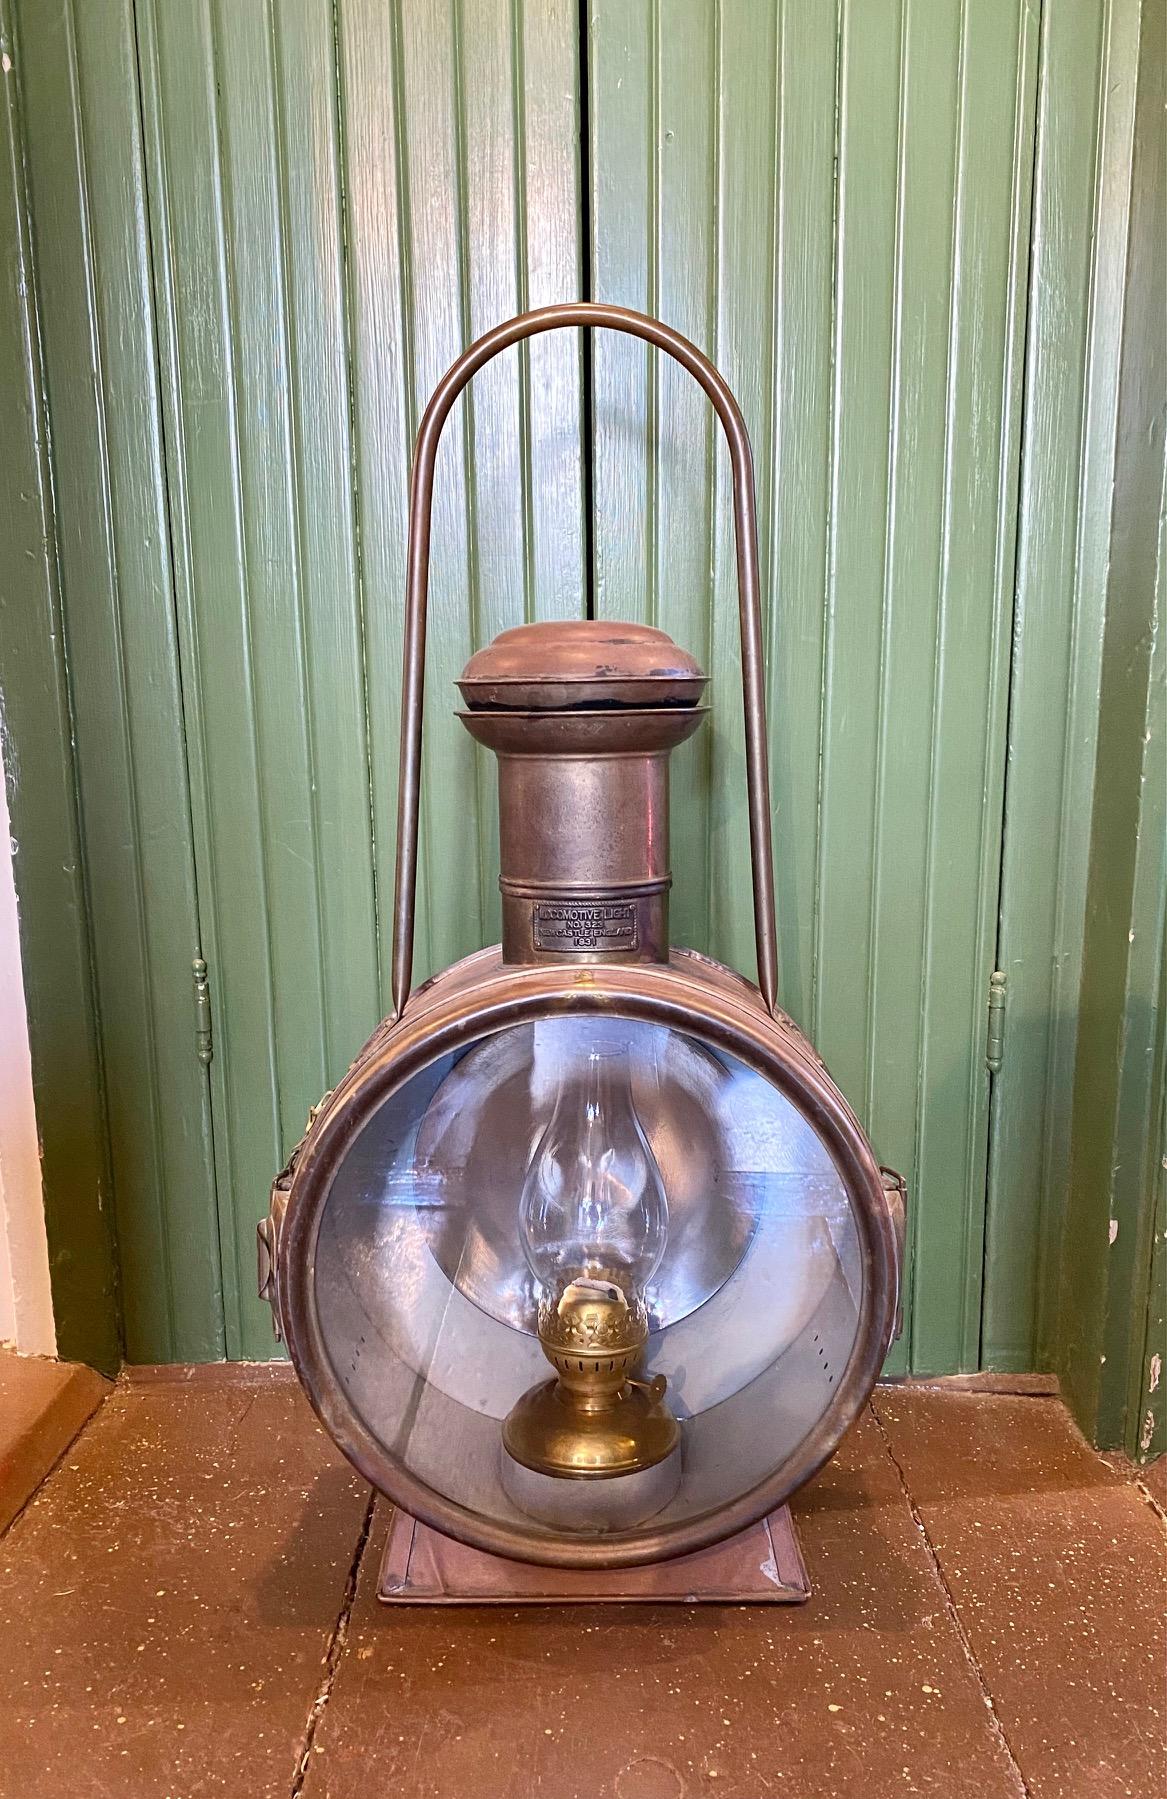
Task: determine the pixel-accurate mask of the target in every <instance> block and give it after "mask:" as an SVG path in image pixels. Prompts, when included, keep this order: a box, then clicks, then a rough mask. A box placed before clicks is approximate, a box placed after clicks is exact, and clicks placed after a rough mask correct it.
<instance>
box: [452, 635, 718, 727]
mask: <svg viewBox="0 0 1167 1799" xmlns="http://www.w3.org/2000/svg"><path fill="white" fill-rule="evenodd" d="M705 684H706V676H705V673H704V671H703V670H702V668H701V666H700V664H699V663H698V662H697V661H695V659H694V658H693V657H692V656H690V655H689V653H688V651H687V650H683V649H681V648H680V647H679V645H677V644H675V643H674V642H673V640H672V638H671V637H670V636H669V635H668V633H667V632H665V631H658V630H656V629H655V628H654V627H653V626H652V625H638V624H628V623H624V622H621V621H619V620H606V619H590V618H587V619H585V618H577V619H557V620H551V621H548V622H546V623H542V624H532V625H517V626H515V627H514V628H513V629H512V630H509V631H501V632H500V633H499V635H498V636H497V637H496V638H495V639H494V641H493V642H492V643H489V644H488V645H487V646H486V648H485V649H482V650H479V651H478V652H477V653H476V654H475V655H473V656H471V658H470V660H469V662H468V663H467V664H466V667H465V668H464V669H463V670H462V673H461V675H460V676H459V678H458V686H459V688H460V689H461V692H462V697H463V699H464V700H465V702H466V704H467V706H469V707H470V708H471V710H473V711H500V710H501V711H519V712H561V711H579V710H607V709H610V708H613V707H635V708H638V709H640V708H645V707H654V706H666V707H677V706H681V707H693V706H696V705H697V704H698V703H699V701H700V699H701V695H702V692H703V691H704V688H705Z"/></svg>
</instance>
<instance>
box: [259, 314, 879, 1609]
mask: <svg viewBox="0 0 1167 1799" xmlns="http://www.w3.org/2000/svg"><path fill="white" fill-rule="evenodd" d="M559 326H605V327H608V328H611V329H615V330H619V331H623V332H628V333H630V334H631V335H633V336H634V337H639V338H641V339H644V340H645V341H647V342H648V343H650V344H653V345H655V346H656V347H657V348H658V349H660V350H664V351H666V352H667V353H668V354H670V355H671V356H673V357H674V358H675V359H676V360H677V361H678V362H679V363H680V364H681V365H682V366H683V367H684V368H685V369H687V370H688V371H689V373H690V374H691V375H692V376H693V377H694V379H695V380H696V381H698V382H699V383H700V385H701V387H702V388H703V389H704V390H705V392H706V394H707V395H708V396H709V399H710V400H711V401H712V403H713V406H714V408H715V410H716V412H717V414H718V417H719V419H720V421H721V424H722V426H723V428H724V432H725V437H726V440H727V443H728V448H729V455H730V461H731V465H732V473H733V496H734V523H735V537H736V550H737V577H738V590H739V602H740V622H741V666H742V689H743V700H744V707H745V724H746V732H745V747H746V773H747V785H748V795H747V797H748V805H749V820H750V839H751V860H752V891H753V906H754V923H755V935H756V945H757V971H758V985H757V986H755V985H754V984H753V983H752V982H750V981H748V980H746V979H744V978H743V977H742V976H741V975H739V974H736V973H734V972H733V971H732V970H730V969H728V968H725V967H723V966H721V965H720V964H719V963H716V962H713V961H711V960H709V958H707V957H706V956H703V955H700V954H698V953H696V952H695V951H693V950H691V949H678V948H676V947H674V946H673V945H671V944H670V941H669V929H668V902H669V887H670V883H671V878H672V877H671V873H670V867H669V848H668V839H669V833H668V808H669V756H670V752H671V751H672V750H673V748H674V747H675V746H676V745H677V744H679V743H681V742H682V741H684V740H685V739H686V738H688V737H690V736H691V735H692V734H693V733H695V732H696V731H698V730H700V729H702V728H703V727H704V728H706V729H708V728H709V727H708V725H707V724H706V714H707V710H708V708H707V707H706V705H705V703H704V699H703V695H704V690H705V685H706V683H705V677H704V675H703V673H702V671H701V669H700V668H699V667H698V665H697V663H696V662H695V661H694V660H693V658H692V657H691V656H690V655H688V654H687V653H686V652H685V651H684V650H683V649H681V648H679V647H678V646H677V645H676V644H674V643H673V642H672V641H671V640H670V639H669V638H668V637H667V636H666V635H665V634H664V633H663V632H661V631H657V630H652V629H649V628H648V627H646V626H642V625H631V624H613V623H603V622H600V621H598V620H578V621H574V622H568V623H557V624H532V625H524V626H521V627H519V628H518V629H516V630H511V631H505V632H503V633H502V634H501V636H499V637H498V638H496V639H495V640H494V642H493V643H491V644H490V645H489V646H488V647H487V648H485V649H484V650H481V651H480V652H479V653H478V654H477V655H476V656H474V657H473V658H472V659H471V661H470V663H469V664H468V665H467V667H466V669H465V670H464V671H463V674H462V677H461V679H460V682H459V687H460V691H461V700H462V706H461V710H460V711H459V714H458V716H459V717H460V719H461V721H462V723H463V725H464V726H465V727H466V729H467V730H468V731H469V732H470V733H471V735H472V736H473V737H474V738H475V739H476V740H477V742H478V743H480V744H482V745H485V746H486V748H487V749H488V750H490V751H492V752H493V753H494V754H495V756H496V757H497V758H498V771H499V862H500V887H501V891H502V943H501V945H498V946H495V947H494V948H490V949H484V950H481V951H479V952H477V953H476V954H474V955H471V956H468V957H466V958H465V960H463V961H461V962H459V963H457V964H456V965H455V966H453V967H452V968H448V969H446V970H445V971H444V972H443V973H441V974H439V975H437V976H436V977H435V978H434V979H432V980H430V981H428V982H427V983H426V985H425V986H423V987H422V988H420V989H419V990H418V991H417V992H415V993H411V988H410V979H411V967H412V959H413V907H414V892H415V884H416V866H417V835H418V801H419V785H420V749H421V721H422V687H423V675H424V659H425V624H426V599H427V585H428V573H429V535H430V514H431V496H432V487H433V474H434V463H435V457H436V452H437V447H438V441H439V438H440V435H441V431H442V428H443V426H444V424H445V422H446V419H447V416H448V414H449V412H450V408H451V406H452V405H453V403H454V401H455V399H456V398H457V396H458V394H459V393H460V392H461V390H462V388H463V387H464V386H465V384H466V383H467V382H468V381H469V379H470V378H471V376H472V375H473V374H474V373H475V372H476V371H477V370H478V369H480V368H481V367H482V366H483V364H484V363H486V362H487V361H489V360H490V358H491V357H493V356H494V355H496V354H497V352H499V351H500V350H503V349H505V348H506V347H507V346H509V345H511V344H514V343H517V342H518V341H519V340H521V339H523V338H526V337H529V336H531V335H533V334H535V333H537V332H542V331H547V330H551V329H553V328H556V327H559ZM776 963H777V956H776V933H775V922H774V894H773V884H772V858H771V840H770V802H769V792H768V780H767V757H766V720H765V709H764V692H763V670H762V651H761V610H760V596H759V576H758V555H757V533H756V521H755V505H754V489H753V471H752V464H751V457H750V448H749V441H748V438H747V434H746V430H745V425H744V423H743V420H742V416H741V412H740V410H739V408H738V406H737V403H736V401H735V400H734V397H733V395H732V394H731V392H730V390H729V388H728V387H727V386H726V384H725V382H724V380H723V379H722V378H721V376H720V375H719V374H718V372H717V370H716V369H715V368H714V367H713V366H712V365H711V364H710V363H709V362H708V361H707V360H706V358H705V357H704V356H702V355H701V354H700V352H699V351H697V350H696V349H695V348H694V347H693V345H692V344H690V343H688V342H687V341H686V340H685V339H684V338H682V337H680V336H679V335H678V334H677V333H676V332H674V331H671V330H669V329H668V328H667V327H665V326H664V325H661V324H660V323H658V322H657V321H655V320H653V319H649V318H646V317H643V316H641V315H640V314H638V313H633V312H628V311H625V310H623V309H621V308H618V307H614V306H601V305H591V304H578V305H566V306H556V307H549V308H546V309H545V310H542V311H539V312H532V313H528V314H525V315H524V316H522V317H520V318H516V319H513V320H511V321H509V322H508V323H506V324H504V325H501V326H499V327H498V328H497V329H496V330H494V331H491V332H489V333H488V334H487V335H486V336H485V337H483V338H481V339H479V341H478V342H477V343H475V344H473V345H472V346H471V348H470V349H469V350H468V351H467V352H466V353H465V354H464V355H463V356H462V357H461V359H460V360H459V361H458V362H457V363H455V365H454V367H453V368H452V369H451V370H450V371H449V373H448V374H447V375H446V377H445V378H444V380H443V381H442V383H441V385H440V386H439V387H438V389H437V391H436V392H435V394H434V396H433V398H432V400H431V401H430V404H429V406H428V408H427V411H426V413H425V417H424V419H423V421H422V425H421V430H420V433H419V437H418V442H417V451H416V457H415V464H414V470H413V483H412V492H411V503H410V526H409V561H408V592H407V604H406V635H405V653H404V684H403V698H402V733H401V780H400V790H399V811H398V849H397V885H396V894H395V910H394V944H393V1001H394V1006H393V1015H392V1016H391V1017H390V1018H388V1019H386V1020H385V1021H384V1023H383V1024H382V1025H381V1026H380V1027H379V1028H378V1030H377V1031H376V1032H375V1034H374V1035H373V1037H372V1038H371V1039H370V1041H369V1042H368V1043H367V1044H366V1046H365V1047H364V1049H363V1050H362V1051H361V1053H360V1055H359V1056H358V1057H357V1060H356V1061H355V1062H354V1063H353V1065H352V1067H351V1068H350V1070H349V1072H348V1074H347V1075H346V1076H345V1077H344V1079H343V1080H342V1081H341V1083H340V1085H339V1086H338V1087H337V1088H336V1090H335V1091H334V1092H332V1093H330V1094H328V1095H326V1096H325V1098H324V1099H323V1100H322V1101H321V1103H320V1105H319V1106H318V1107H317V1108H316V1109H315V1110H314V1112H313V1114H312V1117H311V1119H310V1121H309V1128H308V1131H307V1134H306V1135H305V1137H304V1139H303V1141H302V1142H301V1143H300V1144H299V1146H298V1147H297V1149H296V1150H295V1152H294V1154H293V1156H292V1158H291V1160H290V1162H289V1164H288V1166H287V1167H286V1168H285V1169H284V1171H283V1172H282V1173H281V1174H280V1176H279V1177H278V1179H277V1180H276V1183H275V1186H274V1188H273V1190H272V1201H271V1211H270V1214H269V1216H268V1218H266V1219H265V1220H264V1221H263V1223H262V1224H261V1226H260V1284H261V1291H262V1292H263V1293H264V1294H265V1296H266V1297H267V1298H269V1299H270V1300H271V1301H272V1304H273V1309H274V1311H275V1315H276V1321H277V1327H278V1328H279V1329H280V1331H281V1332H282V1335H283V1336H284V1338H285V1339H286V1342H287V1346H288V1350H289V1352H290V1354H291V1358H292V1361H293V1363H294V1365H295V1368H296V1371H297V1373H298V1375H299V1378H300V1380H301V1382H302V1383H303V1385H304V1387H305V1389H306V1391H307V1393H308V1395H309V1397H310V1399H311V1401H312V1403H313V1405H314V1406H315V1408H316V1410H317V1412H318V1413H319V1415H320V1417H321V1419H322V1420H323V1422H324V1424H325V1426H326V1427H327V1429H328V1430H329V1431H330V1433H331V1434H332V1436H333V1437H334V1438H335V1440H336V1442H337V1443H338V1444H339V1445H340V1447H341V1449H342V1450H343V1451H344V1453H345V1454H346V1455H347V1456H348V1457H349V1459H350V1460H351V1461H352V1462H353V1463H354V1464H355V1465H356V1467H357V1468H359V1469H360V1470H361V1472H362V1473H363V1474H364V1475H365V1476H367V1478H368V1479H369V1480H370V1481H371V1482H372V1483H373V1485H374V1486H375V1487H377V1488H379V1489H380V1490H381V1491H382V1492H383V1493H384V1494H386V1495H388V1497H389V1498H390V1499H391V1500H393V1501H394V1503H395V1506H396V1508H397V1515H398V1516H399V1517H400V1518H401V1519H403V1520H405V1522H406V1523H407V1524H408V1525H409V1528H410V1530H412V1529H413V1528H414V1523H412V1522H410V1521H414V1522H416V1525H417V1528H419V1529H424V1530H426V1531H427V1532H428V1533H430V1535H431V1537H432V1539H433V1541H435V1542H438V1543H445V1544H450V1545H452V1546H458V1548H457V1554H458V1556H461V1557H462V1558H463V1559H462V1565H463V1566H468V1565H469V1564H470V1563H471V1562H472V1561H473V1559H474V1554H475V1553H476V1554H477V1555H478V1556H479V1558H480V1559H481V1558H483V1557H485V1558H503V1559H502V1561H501V1562H498V1561H495V1563H494V1566H495V1568H496V1569H497V1568H500V1567H501V1568H502V1569H504V1570H506V1569H510V1570H512V1571H513V1578H512V1577H507V1576H505V1575H504V1576H503V1577H500V1578H497V1579H496V1580H495V1583H494V1586H495V1588H496V1589H497V1590H498V1592H500V1593H506V1592H507V1591H510V1592H511V1594H512V1596H520V1592H519V1590H520V1588H521V1587H522V1584H523V1581H527V1582H528V1583H529V1582H530V1581H534V1582H535V1590H537V1591H538V1592H539V1593H540V1594H541V1595H543V1596H547V1595H549V1594H551V1593H552V1592H553V1591H556V1590H558V1589H557V1588H556V1582H561V1583H565V1584H564V1585H563V1590H564V1591H565V1592H570V1591H573V1590H580V1591H582V1588H580V1587H579V1585H578V1583H580V1582H582V1583H583V1585H584V1586H585V1587H586V1586H587V1585H588V1583H589V1582H590V1583H591V1585H592V1587H594V1588H595V1593H594V1594H593V1596H603V1595H602V1589H603V1585H604V1582H605V1581H607V1582H608V1583H610V1590H611V1591H612V1592H619V1593H621V1594H622V1595H623V1596H630V1595H632V1594H633V1593H634V1592H635V1590H636V1582H637V1580H643V1579H644V1578H645V1575H644V1572H643V1571H644V1570H645V1569H646V1568H649V1567H650V1565H653V1564H658V1563H662V1564H663V1563H665V1562H668V1561H670V1559H671V1558H676V1557H689V1558H693V1562H694V1563H696V1562H697V1561H698V1560H699V1559H700V1558H699V1556H698V1552H702V1551H707V1552H708V1551H709V1546H711V1545H714V1544H718V1543H723V1542H728V1541H729V1540H732V1539H735V1538H737V1537H738V1536H739V1534H740V1533H743V1532H748V1531H750V1530H757V1529H758V1528H759V1527H760V1525H761V1524H762V1523H763V1522H764V1521H765V1520H767V1519H771V1520H772V1519H773V1518H774V1517H775V1515H776V1514H778V1513H779V1510H780V1508H781V1507H782V1506H783V1504H784V1502H785V1500H786V1499H787V1497H788V1495H790V1494H791V1493H792V1492H793V1491H794V1489H796V1488H797V1487H798V1486H800V1485H801V1484H802V1483H803V1482H804V1481H806V1480H807V1479H808V1478H809V1477H810V1476H811V1475H812V1474H814V1472H815V1471H816V1469H818V1468H819V1467H820V1466H821V1465H822V1463H823V1462H824V1461H825V1460H826V1459H827V1458H828V1457H829V1456H830V1455H831V1454H832V1452H833V1451H834V1449H835V1447H836V1446H837V1444H838V1443H839V1441H840V1439H841V1437H842V1436H843V1434H844V1432H845V1431H846V1430H847V1429H848V1427H849V1426H850V1425H851V1423H852V1422H853V1421H854V1419H855V1417H856V1415H857V1414H858V1412H859V1411H860V1409H861V1408H862V1406H863V1405H864V1403H865V1401H866V1399H867V1397H868V1395H869V1393H870V1391H871V1388H872V1386H873V1384H874V1382H875V1379H876V1376H877V1374H878V1372H879V1369H880V1366H881V1364H882V1362H883V1359H884V1357H885V1355H886V1353H887V1350H888V1347H889V1345H890V1343H891V1341H892V1339H893V1336H894V1335H895V1332H896V1328H897V1323H896V1320H897V1307H898V1293H899V1280H900V1265H901V1258H902V1252H903V1204H904V1196H903V1185H902V1182H901V1181H900V1180H899V1178H898V1177H897V1176H895V1175H892V1174H890V1173H889V1172H888V1171H886V1170H882V1169H881V1168H880V1167H879V1165H878V1164H877V1162H876V1160H875V1157H874V1156H873V1154H872V1151H871V1148H870V1146H869V1145H868V1143H867V1140H866V1138H865V1136H864V1134H863V1131H862V1129H861V1128H860V1126H859V1123H858V1121H857V1119H856V1117H855V1114H854V1113H853V1112H852V1110H851V1108H850V1106H849V1105H848V1103H847V1101H846V1100H845V1098H844V1097H843V1095H842V1093H841V1092H840V1091H839V1089H838V1088H837V1087H836V1086H835V1084H834V1083H833V1082H832V1080H831V1078H830V1076H829V1075H828V1073H827V1071H826V1069H825V1067H824V1066H823V1063H822V1061H821V1060H820V1058H819V1056H818V1055H817V1054H816V1053H815V1050H814V1048H813V1047H812V1045H811V1044H810V1043H809V1042H808V1040H807V1038H806V1037H805V1036H803V1034H802V1033H801V1031H799V1030H798V1029H797V1028H796V1026H795V1025H794V1024H793V1023H792V1021H791V1020H790V1019H789V1018H787V1017H786V1016H785V1015H784V1014H783V1013H782V1012H781V1011H780V1010H779V1008H778V1005H777V966H776ZM435 1533H436V1534H435ZM410 1540H411V1541H412V1538H411V1539H410ZM467 1551H469V1552H472V1553H471V1554H469V1555H467ZM532 1564H534V1565H535V1567H534V1569H532V1567H531V1565H532ZM540 1567H541V1568H542V1573H540V1572H539V1569H540ZM548 1570H554V1571H557V1572H554V1573H551V1574H549V1572H548ZM613 1571H622V1572H613ZM658 1572H659V1571H658ZM403 1578H404V1577H403ZM573 1581H574V1582H576V1583H577V1586H576V1588H573V1587H572V1584H571V1583H572V1582H573ZM611 1583H614V1585H612V1584H611ZM399 1584H401V1583H399ZM438 1584H439V1585H440V1584H441V1583H440V1581H439V1582H438ZM452 1584H453V1585H454V1586H456V1585H457V1582H456V1581H454V1582H453V1583H452ZM488 1584H489V1583H488ZM682 1585H684V1586H686V1590H688V1591H689V1592H690V1594H691V1593H692V1591H693V1590H694V1589H696V1588H698V1587H699V1586H700V1582H699V1581H698V1580H697V1579H696V1577H694V1576H692V1575H688V1576H686V1581H685V1582H684V1583H682ZM471 1586H473V1583H472V1582H471ZM662 1590H663V1589H661V1588H660V1587H659V1586H658V1596H660V1592H661V1591H662ZM731 1590H732V1591H736V1590H737V1589H736V1588H735V1587H734V1586H733V1583H732V1581H731V1582H730V1586H729V1588H728V1589H727V1592H728V1591H731ZM430 1596H432V1595H430ZM445 1596H450V1594H448V1593H447V1594H446V1595H445ZM462 1596H466V1595H465V1594H463V1595H462ZM479 1596H486V1595H485V1591H483V1592H481V1593H480V1594H479ZM743 1596H744V1595H743Z"/></svg>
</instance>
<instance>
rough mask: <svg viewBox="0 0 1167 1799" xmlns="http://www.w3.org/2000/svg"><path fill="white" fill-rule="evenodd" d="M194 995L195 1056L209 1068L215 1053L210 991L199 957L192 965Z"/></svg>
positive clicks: (203, 965) (205, 970) (202, 963)
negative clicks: (212, 1035)
mask: <svg viewBox="0 0 1167 1799" xmlns="http://www.w3.org/2000/svg"><path fill="white" fill-rule="evenodd" d="M193 972H194V995H195V1054H196V1056H197V1057H198V1059H199V1061H200V1062H201V1063H202V1065H203V1067H204V1068H209V1067H210V1065H211V1058H212V1056H213V1055H214V1053H215V1048H214V1042H213V1040H212V1037H211V989H210V986H209V985H208V982H207V965H206V963H205V962H204V961H203V959H202V957H201V956H196V957H195V959H194V963H193Z"/></svg>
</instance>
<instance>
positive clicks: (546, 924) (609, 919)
mask: <svg viewBox="0 0 1167 1799" xmlns="http://www.w3.org/2000/svg"><path fill="white" fill-rule="evenodd" d="M534 928H535V948H536V949H547V950H564V951H571V950H617V949H635V948H636V946H637V930H636V907H635V906H634V905H633V904H632V903H631V901H629V900H610V901H592V900H570V901H567V902H565V903H563V902H560V901H558V900H556V901H551V900H540V901H539V902H538V903H537V904H536V906H535V921H534Z"/></svg>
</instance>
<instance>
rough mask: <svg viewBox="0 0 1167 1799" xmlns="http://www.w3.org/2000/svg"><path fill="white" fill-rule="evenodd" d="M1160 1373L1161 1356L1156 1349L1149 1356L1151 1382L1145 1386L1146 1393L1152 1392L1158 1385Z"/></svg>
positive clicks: (1161, 1370) (1161, 1365) (1161, 1366)
mask: <svg viewBox="0 0 1167 1799" xmlns="http://www.w3.org/2000/svg"><path fill="white" fill-rule="evenodd" d="M1162 1373H1163V1357H1162V1356H1161V1355H1160V1354H1159V1353H1158V1351H1156V1352H1155V1354H1154V1355H1153V1356H1152V1357H1151V1384H1150V1386H1149V1387H1148V1388H1147V1391H1148V1393H1153V1392H1154V1391H1155V1389H1156V1387H1157V1386H1158V1385H1159V1377H1160V1376H1161V1374H1162Z"/></svg>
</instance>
